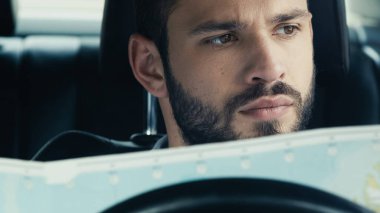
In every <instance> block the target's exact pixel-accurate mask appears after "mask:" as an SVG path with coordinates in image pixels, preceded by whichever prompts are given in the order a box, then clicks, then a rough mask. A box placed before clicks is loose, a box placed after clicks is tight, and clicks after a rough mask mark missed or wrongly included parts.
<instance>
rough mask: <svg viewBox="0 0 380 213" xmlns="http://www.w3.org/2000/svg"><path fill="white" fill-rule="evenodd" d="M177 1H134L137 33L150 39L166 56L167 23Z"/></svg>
mask: <svg viewBox="0 0 380 213" xmlns="http://www.w3.org/2000/svg"><path fill="white" fill-rule="evenodd" d="M177 2H178V0H134V4H135V11H136V24H137V33H139V34H141V35H143V36H145V37H147V38H148V39H151V40H152V41H153V42H154V43H155V44H156V46H157V48H158V49H159V51H160V53H161V55H163V56H166V55H167V48H168V47H167V45H168V35H167V22H168V19H169V16H170V14H171V13H172V12H173V10H174V7H175V5H176V3H177Z"/></svg>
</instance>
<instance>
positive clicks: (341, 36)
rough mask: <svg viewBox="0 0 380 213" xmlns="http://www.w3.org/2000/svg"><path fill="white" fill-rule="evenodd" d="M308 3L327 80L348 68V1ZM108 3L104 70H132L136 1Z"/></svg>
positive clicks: (319, 64) (319, 65) (323, 77)
mask: <svg viewBox="0 0 380 213" xmlns="http://www.w3.org/2000/svg"><path fill="white" fill-rule="evenodd" d="M309 4H310V10H311V12H312V13H313V24H314V48H315V62H316V67H317V70H318V75H317V76H318V77H317V80H318V81H322V82H324V81H327V82H328V81H330V79H334V78H335V77H339V76H341V75H343V74H344V73H345V71H346V70H347V69H348V64H349V59H348V30H347V25H346V13H345V3H344V0H318V1H314V0H313V1H309ZM105 5H106V6H105V11H104V20H103V26H102V39H101V61H102V66H103V68H106V69H103V71H106V72H108V73H109V72H112V73H114V74H117V73H120V72H124V71H127V70H128V69H129V64H128V60H127V55H128V38H129V36H130V35H131V34H132V33H133V32H135V29H136V24H135V17H134V16H135V11H134V6H133V0H125V1H113V0H106V4H105ZM109 74H110V73H109ZM131 77H133V76H132V75H131ZM332 77H334V78H332Z"/></svg>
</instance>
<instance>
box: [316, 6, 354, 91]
mask: <svg viewBox="0 0 380 213" xmlns="http://www.w3.org/2000/svg"><path fill="white" fill-rule="evenodd" d="M309 8H310V11H311V12H312V13H313V28H314V54H315V56H314V59H315V64H316V68H317V71H318V72H317V83H319V84H322V85H323V84H325V83H329V82H333V81H335V80H336V79H337V78H338V79H340V77H342V76H343V75H344V74H345V73H346V72H347V71H348V69H349V37H348V27H347V22H346V7H345V1H344V0H318V1H314V0H312V1H309Z"/></svg>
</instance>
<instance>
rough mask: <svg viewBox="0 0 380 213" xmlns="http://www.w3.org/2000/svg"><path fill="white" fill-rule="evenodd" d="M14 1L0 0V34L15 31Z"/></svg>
mask: <svg viewBox="0 0 380 213" xmlns="http://www.w3.org/2000/svg"><path fill="white" fill-rule="evenodd" d="M13 3H14V1H12V0H2V1H0V23H1V24H0V36H11V35H13V34H14V31H15V17H14V16H15V14H14V11H15V10H14V8H13Z"/></svg>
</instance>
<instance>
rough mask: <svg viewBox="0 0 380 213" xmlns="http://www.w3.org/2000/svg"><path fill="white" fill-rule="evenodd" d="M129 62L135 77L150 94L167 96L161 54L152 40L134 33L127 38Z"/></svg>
mask: <svg viewBox="0 0 380 213" xmlns="http://www.w3.org/2000/svg"><path fill="white" fill-rule="evenodd" d="M128 52H129V63H130V65H131V67H132V71H133V74H134V76H135V78H136V79H137V80H138V81H139V82H140V84H141V85H142V86H143V87H144V88H145V89H146V90H147V91H148V92H149V93H151V94H152V95H154V96H156V97H159V98H162V97H167V96H168V93H167V89H166V83H165V75H164V68H163V64H162V60H161V55H160V53H159V51H158V49H157V47H156V45H155V44H154V42H153V41H151V40H150V39H147V38H146V37H144V36H142V35H139V34H134V35H132V36H131V37H130V38H129V47H128Z"/></svg>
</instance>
